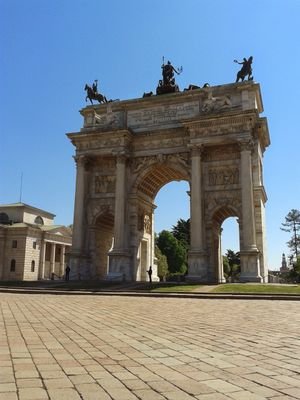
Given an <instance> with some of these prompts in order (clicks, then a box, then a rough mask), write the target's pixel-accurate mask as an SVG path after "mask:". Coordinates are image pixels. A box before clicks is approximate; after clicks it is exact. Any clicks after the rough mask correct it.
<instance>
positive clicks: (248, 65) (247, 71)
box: [233, 56, 253, 82]
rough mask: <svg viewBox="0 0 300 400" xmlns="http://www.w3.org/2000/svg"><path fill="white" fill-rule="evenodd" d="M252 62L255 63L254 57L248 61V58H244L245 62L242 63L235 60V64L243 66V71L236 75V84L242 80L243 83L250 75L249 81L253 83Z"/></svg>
mask: <svg viewBox="0 0 300 400" xmlns="http://www.w3.org/2000/svg"><path fill="white" fill-rule="evenodd" d="M252 61H253V57H252V56H251V57H249V58H248V60H247V58H243V61H241V62H239V61H238V60H233V62H235V63H237V64H240V65H242V68H241V70H240V71H239V72H238V73H237V75H236V82H238V81H239V80H240V79H241V80H242V82H243V81H244V79H245V78H246V76H247V75H248V81H253V76H252Z"/></svg>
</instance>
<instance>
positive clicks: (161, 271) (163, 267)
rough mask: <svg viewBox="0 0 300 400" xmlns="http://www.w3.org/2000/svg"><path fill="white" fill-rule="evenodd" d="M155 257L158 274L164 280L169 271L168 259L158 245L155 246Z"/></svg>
mask: <svg viewBox="0 0 300 400" xmlns="http://www.w3.org/2000/svg"><path fill="white" fill-rule="evenodd" d="M155 257H156V259H157V275H158V276H159V278H160V279H161V280H164V279H165V277H166V276H167V275H168V273H169V266H168V260H167V257H166V256H165V255H164V254H163V253H162V252H161V250H160V249H159V247H158V246H157V245H156V246H155Z"/></svg>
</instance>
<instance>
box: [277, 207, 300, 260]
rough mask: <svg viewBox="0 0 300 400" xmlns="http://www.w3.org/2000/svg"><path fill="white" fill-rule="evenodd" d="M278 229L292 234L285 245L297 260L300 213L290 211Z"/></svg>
mask: <svg viewBox="0 0 300 400" xmlns="http://www.w3.org/2000/svg"><path fill="white" fill-rule="evenodd" d="M280 229H281V230H282V231H285V232H290V233H292V238H291V239H290V240H289V241H288V242H287V245H288V247H289V248H290V249H291V250H292V252H293V254H294V255H295V256H296V259H297V260H298V255H299V248H300V235H299V231H300V211H299V210H295V209H292V210H291V211H290V212H289V213H288V215H287V216H286V217H285V222H284V223H282V224H281V228H280Z"/></svg>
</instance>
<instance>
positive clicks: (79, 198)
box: [72, 156, 86, 255]
mask: <svg viewBox="0 0 300 400" xmlns="http://www.w3.org/2000/svg"><path fill="white" fill-rule="evenodd" d="M74 159H75V162H76V167H77V175H76V192H75V205H74V221H73V237H72V253H75V254H78V255H80V254H81V253H82V248H83V233H84V232H83V231H84V229H83V216H84V197H85V164H86V157H85V156H79V157H74Z"/></svg>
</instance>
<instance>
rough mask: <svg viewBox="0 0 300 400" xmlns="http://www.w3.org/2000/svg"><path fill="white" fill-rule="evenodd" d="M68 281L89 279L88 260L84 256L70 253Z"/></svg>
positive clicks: (89, 268)
mask: <svg viewBox="0 0 300 400" xmlns="http://www.w3.org/2000/svg"><path fill="white" fill-rule="evenodd" d="M69 267H70V280H72V281H76V280H88V279H91V277H92V274H91V266H90V259H89V258H88V257H86V256H83V255H81V254H76V253H70V261H69Z"/></svg>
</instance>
